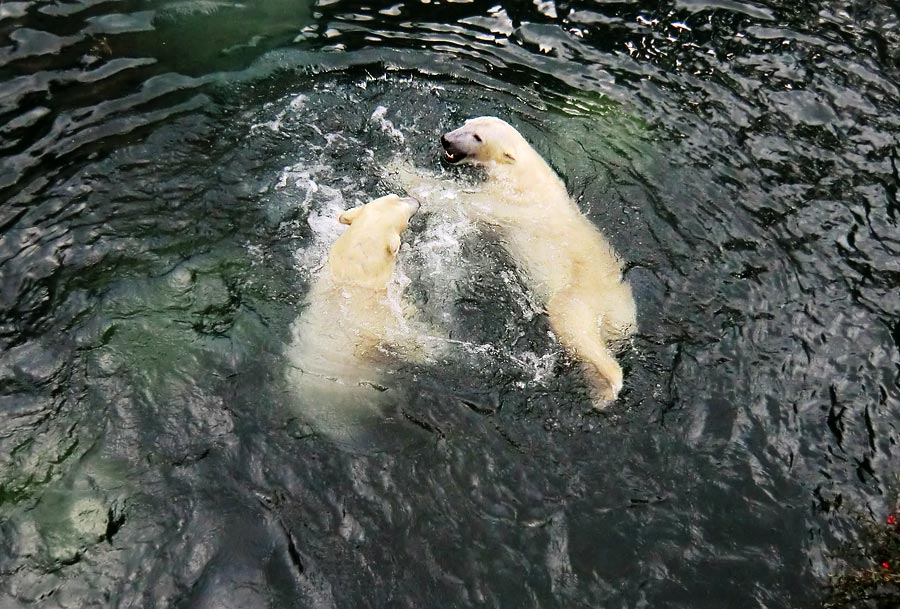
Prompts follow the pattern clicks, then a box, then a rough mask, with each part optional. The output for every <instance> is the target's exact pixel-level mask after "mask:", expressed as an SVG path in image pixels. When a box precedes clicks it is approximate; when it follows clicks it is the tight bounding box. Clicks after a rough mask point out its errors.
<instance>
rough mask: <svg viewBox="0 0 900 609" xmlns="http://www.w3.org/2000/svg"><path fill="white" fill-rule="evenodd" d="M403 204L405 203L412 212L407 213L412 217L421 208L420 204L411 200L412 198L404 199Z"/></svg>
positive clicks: (415, 200)
mask: <svg viewBox="0 0 900 609" xmlns="http://www.w3.org/2000/svg"><path fill="white" fill-rule="evenodd" d="M403 203H405V204H406V206H407V207H408V208H409V209H411V210H412V211H411V212H410V213H409V215H410V216H414V215H415V214H416V212H418V211H419V209H421V207H422V204H421V203H419V201H418V200H417V199H413V198H412V197H406V198H405V199H403Z"/></svg>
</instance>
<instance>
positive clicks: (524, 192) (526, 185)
mask: <svg viewBox="0 0 900 609" xmlns="http://www.w3.org/2000/svg"><path fill="white" fill-rule="evenodd" d="M441 145H442V146H443V148H444V156H445V159H446V160H447V161H448V162H449V163H452V164H457V163H474V164H477V165H481V166H483V167H484V169H485V171H486V172H487V176H488V179H487V181H486V182H485V184H484V186H483V189H482V191H481V192H480V193H478V196H476V197H472V198H471V199H470V201H469V205H468V207H469V208H470V209H469V210H468V211H469V213H472V214H474V215H475V217H476V220H478V221H480V222H483V223H486V224H489V225H491V226H493V227H494V228H495V229H496V230H497V231H498V233H499V235H500V238H501V239H502V241H503V244H504V246H505V247H506V249H507V250H508V252H509V254H510V255H511V257H512V258H513V260H514V261H515V263H516V264H518V265H519V266H521V267H522V268H523V270H524V271H525V273H526V275H527V277H528V280H529V282H530V284H531V288H532V289H533V290H534V292H535V295H536V296H537V297H538V298H539V299H540V301H541V302H542V303H543V304H544V306H546V309H547V315H548V316H549V319H550V324H551V326H552V328H553V331H554V333H555V334H556V335H557V337H558V338H559V340H560V342H561V343H562V344H563V345H564V346H565V347H566V348H567V349H568V350H569V351H571V352H572V353H573V354H574V355H575V356H576V357H577V358H578V359H579V360H581V361H582V362H583V364H584V366H585V369H586V371H587V373H588V378H589V381H590V383H591V386H592V389H593V392H594V393H595V396H596V397H597V398H599V400H600V402H601V403H599V404H597V405H598V406H601V405H602V403H603V402H606V401H609V400H614V399H615V398H616V397H617V395H618V393H619V391H620V390H621V388H622V382H623V380H622V368H621V367H620V366H619V364H618V362H617V361H616V359H615V357H614V356H613V354H612V353H611V351H610V349H609V343H611V342H613V341H618V340H622V339H624V338H627V337H628V336H630V335H631V334H632V333H633V332H634V330H635V328H636V326H637V319H636V311H635V304H634V298H633V297H632V294H631V287H630V286H629V285H628V283H626V282H625V281H624V279H623V277H622V266H621V263H620V260H619V257H618V255H617V254H616V252H615V251H614V250H613V248H612V246H611V245H610V244H609V243H608V242H607V241H606V239H605V238H604V237H603V235H602V234H601V233H600V231H599V230H597V228H596V227H595V226H594V225H593V224H591V222H590V221H589V220H588V219H587V218H586V217H585V216H584V215H583V214H582V213H581V211H580V210H579V209H578V207H576V205H575V203H574V201H572V199H571V198H570V197H569V194H568V192H567V191H566V188H565V185H564V184H563V182H562V180H560V179H559V177H558V176H557V175H556V174H555V173H554V172H553V170H552V169H551V168H550V166H549V165H548V164H547V162H546V161H544V159H543V158H541V156H540V155H539V154H538V153H537V152H536V151H535V150H534V149H533V148H532V147H531V146H530V145H529V144H528V142H527V141H525V138H523V137H522V135H521V134H520V133H519V132H518V131H517V130H516V129H515V128H514V127H512V126H511V125H509V124H508V123H506V122H504V121H502V120H500V119H498V118H494V117H479V118H473V119H471V120H468V121H466V123H465V124H464V125H463V126H462V127H460V128H459V129H456V130H455V131H451V132H449V133H446V134H444V135H443V136H442V137H441Z"/></svg>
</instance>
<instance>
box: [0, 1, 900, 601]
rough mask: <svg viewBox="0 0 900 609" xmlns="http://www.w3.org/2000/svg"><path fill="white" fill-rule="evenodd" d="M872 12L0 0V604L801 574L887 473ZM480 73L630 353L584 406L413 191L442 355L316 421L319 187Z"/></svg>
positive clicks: (468, 244)
mask: <svg viewBox="0 0 900 609" xmlns="http://www.w3.org/2000/svg"><path fill="white" fill-rule="evenodd" d="M898 22H900V14H898V12H897V9H896V8H894V7H893V5H891V4H890V3H887V2H881V3H879V2H867V3H854V4H850V3H847V2H839V1H824V0H821V1H817V2H805V3H796V2H789V1H787V0H785V1H781V2H779V1H774V0H769V1H767V2H744V1H739V0H715V1H713V0H705V1H704V0H676V1H674V2H665V1H663V2H633V1H623V2H605V1H604V2H588V1H583V2H568V3H563V2H556V3H555V2H552V1H540V2H535V3H529V2H515V3H511V2H510V3H507V4H495V3H493V2H480V1H478V2H464V3H457V2H452V3H448V2H445V1H444V0H441V1H432V2H430V3H422V2H403V3H398V4H393V5H392V4H388V3H385V4H384V5H373V4H368V3H357V2H347V1H344V0H336V1H330V2H320V3H319V4H318V5H310V4H306V3H303V2H287V1H286V0H275V1H266V2H260V1H254V0H250V1H247V2H240V3H237V2H218V1H214V0H193V1H192V0H187V1H177V2H135V1H133V0H123V1H118V2H104V1H102V0H100V1H96V0H88V1H85V2H43V1H36V2H6V3H4V4H2V5H0V40H2V42H0V154H2V157H3V162H2V165H0V197H2V201H3V203H2V205H0V346H2V356H0V358H2V359H0V387H2V390H0V400H2V402H0V417H2V418H0V605H2V606H3V607H10V608H11V609H12V608H18V607H35V606H36V607H88V606H102V607H241V608H247V609H253V608H257V607H260V608H262V607H272V608H275V607H295V606H296V607H348V606H350V607H417V608H419V607H485V606H489V607H504V608H506V607H541V608H547V607H565V608H571V607H667V608H668V607H684V608H690V609H694V608H703V607H709V608H721V607H802V606H810V605H811V604H814V603H816V602H817V599H819V598H820V597H821V595H822V586H823V583H824V581H825V579H824V578H825V577H826V576H827V574H828V573H830V572H834V571H836V570H840V569H841V568H842V562H841V560H840V558H839V557H836V556H835V554H836V553H838V552H839V550H840V548H841V547H842V544H843V543H844V542H846V541H852V540H853V539H855V537H856V535H857V534H858V533H857V531H856V528H855V525H854V515H856V514H859V513H869V512H871V513H872V514H874V515H875V516H877V517H879V518H880V517H881V515H882V514H884V513H885V511H886V510H887V509H888V508H889V506H890V505H891V502H892V501H893V500H894V498H895V497H896V493H897V488H898V472H897V467H896V454H895V453H896V451H897V442H898V440H900V432H898V429H900V414H898V407H900V388H898V374H900V351H898V350H900V322H898V317H900V296H898V288H900V265H898V260H900V258H898V254H900V232H898V209H900V208H898V187H900V174H898V163H900V159H898V154H900V142H898V141H897V136H896V133H897V132H898V127H900V93H898V88H897V87H898V76H900V55H898V53H897V49H898V48H900V34H898V31H900V29H898V25H900V23H898ZM481 114H493V115H498V116H501V117H504V118H506V119H507V120H509V121H510V122H512V123H513V124H515V125H516V126H517V127H518V128H519V129H520V130H521V131H522V132H523V134H525V135H526V137H527V138H528V139H529V140H530V141H532V142H533V143H534V145H535V147H536V148H537V149H538V150H539V151H540V152H541V153H542V154H543V155H544V156H545V157H546V158H547V159H548V160H549V161H550V163H551V164H552V165H553V167H554V168H555V169H556V170H557V171H558V172H559V173H560V175H561V176H562V177H563V179H564V180H565V182H566V184H567V186H568V188H569V190H570V191H571V192H572V194H573V196H574V197H575V198H576V200H577V201H578V203H579V205H580V206H581V208H582V209H583V210H584V212H585V213H586V214H587V215H588V217H590V218H591V219H592V220H593V221H594V222H595V223H596V224H597V225H598V226H599V227H601V228H602V230H603V231H604V233H605V234H606V235H607V236H608V238H609V239H610V241H611V242H612V243H613V244H614V245H615V247H616V248H617V250H618V251H619V252H620V253H621V255H622V256H623V258H624V259H625V260H626V261H627V276H628V278H629V280H630V281H631V282H632V285H633V286H634V289H635V296H636V299H637V303H638V308H639V326H640V328H639V332H638V334H637V336H636V338H635V339H634V341H633V344H632V345H630V347H629V348H628V349H627V350H626V352H625V353H623V355H622V360H623V362H624V367H625V372H626V386H625V391H624V392H623V394H622V397H621V399H620V400H619V402H618V403H617V404H616V405H615V406H614V407H613V408H611V409H610V410H608V411H607V412H605V413H602V414H601V413H596V412H594V411H592V410H591V408H590V405H589V403H588V401H587V399H586V395H585V392H584V387H583V383H582V382H581V380H580V377H579V374H578V371H577V368H576V367H574V366H572V365H571V363H570V362H568V361H567V360H566V358H565V356H564V355H563V354H562V353H561V352H560V351H559V349H558V347H557V346H556V345H555V343H554V341H553V340H551V339H550V337H548V335H547V331H548V324H547V321H546V318H545V317H544V316H543V314H542V313H541V311H540V309H539V308H538V307H536V306H535V303H534V302H533V300H532V299H531V298H530V295H529V294H528V291H527V288H526V286H525V284H524V283H523V282H522V281H521V278H520V277H519V276H518V275H517V273H516V272H515V269H514V268H513V267H512V265H511V264H510V261H509V260H508V259H507V258H506V257H505V256H504V255H503V253H502V249H501V248H500V247H498V246H497V244H496V243H495V242H492V241H491V240H490V239H489V238H486V237H485V235H483V234H481V233H479V232H478V231H477V230H476V229H474V227H471V226H466V225H464V224H463V225H458V224H452V223H449V222H443V221H442V220H441V218H440V217H438V216H437V215H435V214H429V213H427V210H423V213H421V214H420V215H419V216H417V217H416V219H415V220H414V222H413V224H412V226H411V228H410V230H409V232H408V233H407V237H408V239H407V241H408V243H407V246H405V247H404V250H403V254H402V256H401V260H400V270H401V273H402V274H403V276H404V277H406V278H407V279H408V280H409V287H408V292H409V294H410V297H411V298H412V299H413V300H415V301H416V303H417V305H418V307H419V309H420V310H421V311H422V314H423V315H424V316H426V317H428V318H429V319H430V320H431V321H433V322H434V323H435V324H439V325H440V326H441V327H443V328H445V329H447V331H448V332H450V333H451V335H452V337H453V339H454V340H456V341H458V344H459V345H461V348H460V351H459V353H460V355H459V357H456V358H452V359H450V360H448V361H447V362H446V363H445V364H444V365H435V366H421V367H415V368H413V369H411V370H408V371H407V373H406V376H404V377H403V379H402V381H403V382H402V385H403V391H404V396H405V402H404V403H403V404H402V405H401V406H399V407H398V408H397V409H396V410H395V411H394V412H392V413H391V415H390V416H391V418H390V421H389V423H390V425H392V426H393V427H392V429H396V431H397V435H396V437H395V438H394V439H395V440H396V441H394V442H387V443H385V444H384V445H383V446H382V447H381V449H380V450H373V451H363V452H353V451H347V450H342V449H341V448H340V447H337V446H335V444H334V443H333V442H331V441H329V440H328V439H327V438H323V437H321V435H320V434H317V433H315V430H314V429H313V428H311V427H310V425H309V424H308V423H307V422H306V421H304V420H303V417H302V416H301V414H300V413H298V411H297V409H296V408H294V407H292V404H293V402H292V396H291V388H290V387H289V386H286V383H285V374H284V366H285V358H284V350H285V347H286V345H287V344H288V342H289V341H290V327H291V324H292V323H293V321H294V320H295V319H296V317H297V315H298V314H299V313H300V311H301V303H302V302H303V298H304V294H305V293H306V290H307V289H308V286H309V284H310V281H311V279H312V277H313V276H314V273H315V271H316V269H317V268H318V267H319V265H320V264H321V261H322V259H323V256H324V253H325V251H326V248H327V245H328V243H329V242H330V240H332V239H333V238H334V237H335V236H336V234H337V232H336V231H337V230H338V226H337V224H336V223H335V221H334V217H335V215H336V213H337V211H338V210H340V209H345V208H347V207H350V206H352V205H356V204H359V203H361V202H364V201H365V200H366V199H368V198H370V197H372V196H375V195H380V194H384V193H386V192H388V191H389V190H390V189H391V184H390V181H389V180H388V179H387V178H386V177H385V176H384V172H383V171H382V169H383V167H384V166H386V165H387V164H388V163H390V162H391V161H392V159H394V158H395V157H396V156H397V155H400V156H401V157H402V158H407V159H410V160H411V161H412V162H414V163H415V164H417V165H418V166H420V167H422V168H425V169H428V170H431V171H435V172H441V171H445V170H444V169H443V168H442V167H441V165H440V162H439V159H438V150H437V146H436V138H437V136H438V135H439V134H440V133H442V132H443V131H446V130H449V129H451V128H453V127H455V126H457V125H458V124H459V123H460V122H461V121H462V120H463V119H465V118H467V117H469V116H473V115H481ZM448 175H452V174H448Z"/></svg>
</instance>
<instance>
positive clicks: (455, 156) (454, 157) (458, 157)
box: [444, 150, 467, 164]
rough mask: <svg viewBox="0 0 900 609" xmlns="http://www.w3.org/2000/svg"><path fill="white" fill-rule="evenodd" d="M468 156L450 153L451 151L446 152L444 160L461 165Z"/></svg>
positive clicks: (462, 153) (461, 153) (460, 153)
mask: <svg viewBox="0 0 900 609" xmlns="http://www.w3.org/2000/svg"><path fill="white" fill-rule="evenodd" d="M466 156H467V155H466V153H464V152H450V151H449V150H444V160H445V161H447V162H448V163H451V164H456V163H459V162H460V161H461V160H463V159H464V158H466Z"/></svg>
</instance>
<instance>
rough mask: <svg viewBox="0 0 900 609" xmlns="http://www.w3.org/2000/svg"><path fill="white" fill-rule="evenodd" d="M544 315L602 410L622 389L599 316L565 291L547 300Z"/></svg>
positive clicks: (598, 407) (616, 365) (581, 300)
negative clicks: (580, 368)
mask: <svg viewBox="0 0 900 609" xmlns="http://www.w3.org/2000/svg"><path fill="white" fill-rule="evenodd" d="M547 315H548V316H549V317H550V325H551V326H552V328H553V332H554V333H555V334H556V336H557V337H558V338H559V342H560V343H562V345H563V346H564V347H566V348H567V349H568V350H569V351H571V352H572V353H573V354H574V355H575V357H577V358H578V359H579V360H581V362H582V364H583V365H584V369H585V372H586V374H587V376H588V382H589V383H590V385H591V389H592V393H593V397H594V407H595V408H597V409H602V408H604V407H605V406H606V405H607V403H608V402H610V401H612V400H615V399H616V397H617V396H618V395H619V391H620V390H621V389H622V368H621V366H619V363H618V362H617V361H616V359H615V358H614V357H613V355H612V353H610V351H609V349H608V348H607V347H606V345H605V344H604V342H603V340H602V339H601V337H600V323H601V320H600V314H599V313H598V312H597V311H596V310H595V309H594V308H593V307H591V306H590V305H589V304H588V303H586V302H585V301H584V300H583V299H581V298H579V297H578V296H577V295H575V294H574V293H572V292H570V291H567V290H564V291H562V292H559V293H558V294H555V295H554V296H553V297H552V298H551V299H550V302H549V304H548V305H547Z"/></svg>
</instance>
